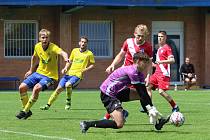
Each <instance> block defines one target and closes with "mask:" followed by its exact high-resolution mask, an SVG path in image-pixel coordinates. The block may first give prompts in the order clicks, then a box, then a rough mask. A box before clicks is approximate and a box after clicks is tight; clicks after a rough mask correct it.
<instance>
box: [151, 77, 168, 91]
mask: <svg viewBox="0 0 210 140" xmlns="http://www.w3.org/2000/svg"><path fill="white" fill-rule="evenodd" d="M149 83H150V84H152V85H153V87H154V88H159V89H162V90H168V89H169V85H170V77H167V76H164V75H157V74H155V73H154V74H153V75H151V76H150V80H149Z"/></svg>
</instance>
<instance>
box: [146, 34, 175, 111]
mask: <svg viewBox="0 0 210 140" xmlns="http://www.w3.org/2000/svg"><path fill="white" fill-rule="evenodd" d="M166 39H167V34H166V32H165V31H159V32H158V45H159V48H158V51H157V55H156V70H155V73H154V74H152V75H151V77H150V81H149V86H148V92H150V94H152V93H151V92H152V89H156V88H158V89H159V93H160V95H162V96H163V97H164V98H165V99H166V100H167V101H168V102H169V103H170V105H171V107H172V112H177V111H179V107H178V106H177V104H176V103H175V101H174V100H173V99H172V97H171V96H170V95H169V94H167V93H166V91H167V90H168V89H169V82H170V64H173V63H174V62H175V60H174V56H173V54H172V51H171V47H170V46H169V45H168V44H166Z"/></svg>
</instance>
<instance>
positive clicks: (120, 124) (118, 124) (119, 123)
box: [116, 122, 124, 129]
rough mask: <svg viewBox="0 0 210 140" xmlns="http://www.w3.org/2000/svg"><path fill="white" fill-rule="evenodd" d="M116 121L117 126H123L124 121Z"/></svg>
mask: <svg viewBox="0 0 210 140" xmlns="http://www.w3.org/2000/svg"><path fill="white" fill-rule="evenodd" d="M116 123H117V128H118V129H120V128H123V125H124V122H116Z"/></svg>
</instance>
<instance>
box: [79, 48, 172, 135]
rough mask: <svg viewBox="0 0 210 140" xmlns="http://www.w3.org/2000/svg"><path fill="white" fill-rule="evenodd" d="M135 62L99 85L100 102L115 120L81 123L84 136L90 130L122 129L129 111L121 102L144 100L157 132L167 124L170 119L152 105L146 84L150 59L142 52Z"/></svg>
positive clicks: (120, 69) (134, 57)
mask: <svg viewBox="0 0 210 140" xmlns="http://www.w3.org/2000/svg"><path fill="white" fill-rule="evenodd" d="M133 61H134V64H133V65H130V66H124V67H120V68H118V69H116V70H115V71H114V72H113V73H112V74H110V75H109V77H108V78H107V79H106V80H105V81H104V82H103V83H102V85H101V86H100V90H101V101H102V103H103V104H104V107H105V108H106V110H107V112H108V113H109V114H110V115H111V117H112V120H98V121H81V122H80V128H81V131H82V133H85V132H87V130H88V129H89V128H90V127H96V128H113V129H119V128H122V127H123V125H124V123H125V119H126V117H128V112H127V111H126V110H124V109H123V107H122V104H121V103H122V102H128V101H133V100H141V102H142V105H143V106H145V107H146V109H147V110H148V114H149V118H150V123H151V124H154V126H155V128H156V129H157V130H160V129H161V128H162V127H163V125H164V124H165V123H167V122H168V118H167V119H165V118H162V117H161V114H160V113H159V112H158V111H157V109H156V108H155V107H154V106H153V104H152V101H151V98H150V97H149V95H148V93H147V90H146V87H145V85H144V84H145V83H144V75H143V73H142V71H143V70H144V69H145V67H146V66H147V64H148V63H149V56H148V55H146V54H145V53H143V52H139V53H136V54H134V56H133ZM130 85H133V87H134V88H130ZM136 92H137V93H138V94H136ZM159 117H161V118H159Z"/></svg>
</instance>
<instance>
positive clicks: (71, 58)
mask: <svg viewBox="0 0 210 140" xmlns="http://www.w3.org/2000/svg"><path fill="white" fill-rule="evenodd" d="M74 54H75V49H73V50H72V52H71V55H70V57H69V59H70V61H73V59H74Z"/></svg>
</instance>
